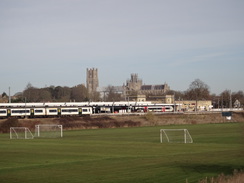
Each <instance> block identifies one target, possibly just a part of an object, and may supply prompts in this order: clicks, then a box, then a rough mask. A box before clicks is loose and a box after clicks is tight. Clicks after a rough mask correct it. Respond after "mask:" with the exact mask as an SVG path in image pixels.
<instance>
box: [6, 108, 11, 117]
mask: <svg viewBox="0 0 244 183" xmlns="http://www.w3.org/2000/svg"><path fill="white" fill-rule="evenodd" d="M7 116H8V117H10V116H11V109H7Z"/></svg>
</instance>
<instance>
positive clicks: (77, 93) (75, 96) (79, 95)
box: [71, 85, 88, 102]
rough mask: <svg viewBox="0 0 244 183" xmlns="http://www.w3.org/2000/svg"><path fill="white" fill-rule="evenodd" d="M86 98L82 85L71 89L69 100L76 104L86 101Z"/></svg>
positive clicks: (86, 92) (86, 93) (85, 91)
mask: <svg viewBox="0 0 244 183" xmlns="http://www.w3.org/2000/svg"><path fill="white" fill-rule="evenodd" d="M87 98H88V91H87V89H86V87H85V86H84V85H77V86H75V87H73V88H71V99H72V100H74V101H76V102H82V101H86V100H87Z"/></svg>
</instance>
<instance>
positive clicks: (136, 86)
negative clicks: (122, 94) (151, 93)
mask: <svg viewBox="0 0 244 183" xmlns="http://www.w3.org/2000/svg"><path fill="white" fill-rule="evenodd" d="M141 86H142V80H141V79H139V78H138V74H131V79H130V80H127V81H126V87H127V90H129V91H140V90H141Z"/></svg>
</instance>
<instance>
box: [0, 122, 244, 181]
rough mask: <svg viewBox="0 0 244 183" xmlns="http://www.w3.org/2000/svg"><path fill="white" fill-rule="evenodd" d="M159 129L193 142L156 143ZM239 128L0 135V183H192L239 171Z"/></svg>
mask: <svg viewBox="0 0 244 183" xmlns="http://www.w3.org/2000/svg"><path fill="white" fill-rule="evenodd" d="M161 128H176V129H177V128H187V129H188V131H189V132H190V134H191V136H192V138H193V140H194V143H193V144H179V143H170V144H169V143H163V144H161V143H160V139H159V130H160V129H161ZM243 135H244V132H243V124H240V123H226V124H203V125H177V126H176V125H171V126H156V127H135V128H116V129H93V130H92V129H91V130H79V131H64V137H63V138H59V139H33V140H10V139H9V134H0V182H2V183H4V182H6V183H12V182H25V183H29V182H31V183H39V182H40V183H47V182H52V183H54V182H57V183H61V182H65V183H67V182H71V183H75V182H79V183H80V182H86V183H92V182H99V183H101V182H110V183H112V182H113V183H114V182H116V183H122V182H124V183H130V182H131V183H136V182H142V183H146V182H148V183H149V182H157V183H158V182H160V183H162V182H167V183H168V182H174V183H176V182H177V183H178V182H179V183H180V182H182V183H185V182H186V179H187V181H188V182H197V181H198V180H199V179H203V178H205V177H206V176H208V177H210V176H216V175H218V174H220V173H224V174H231V173H232V172H233V170H234V169H244V140H243V138H244V136H243Z"/></svg>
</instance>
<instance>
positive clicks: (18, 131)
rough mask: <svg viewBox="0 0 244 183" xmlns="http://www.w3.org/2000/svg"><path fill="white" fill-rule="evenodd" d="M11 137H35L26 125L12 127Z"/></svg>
mask: <svg viewBox="0 0 244 183" xmlns="http://www.w3.org/2000/svg"><path fill="white" fill-rule="evenodd" d="M9 135H10V139H33V138H34V136H33V135H32V133H31V131H30V130H29V128H26V127H10V134H9Z"/></svg>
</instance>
